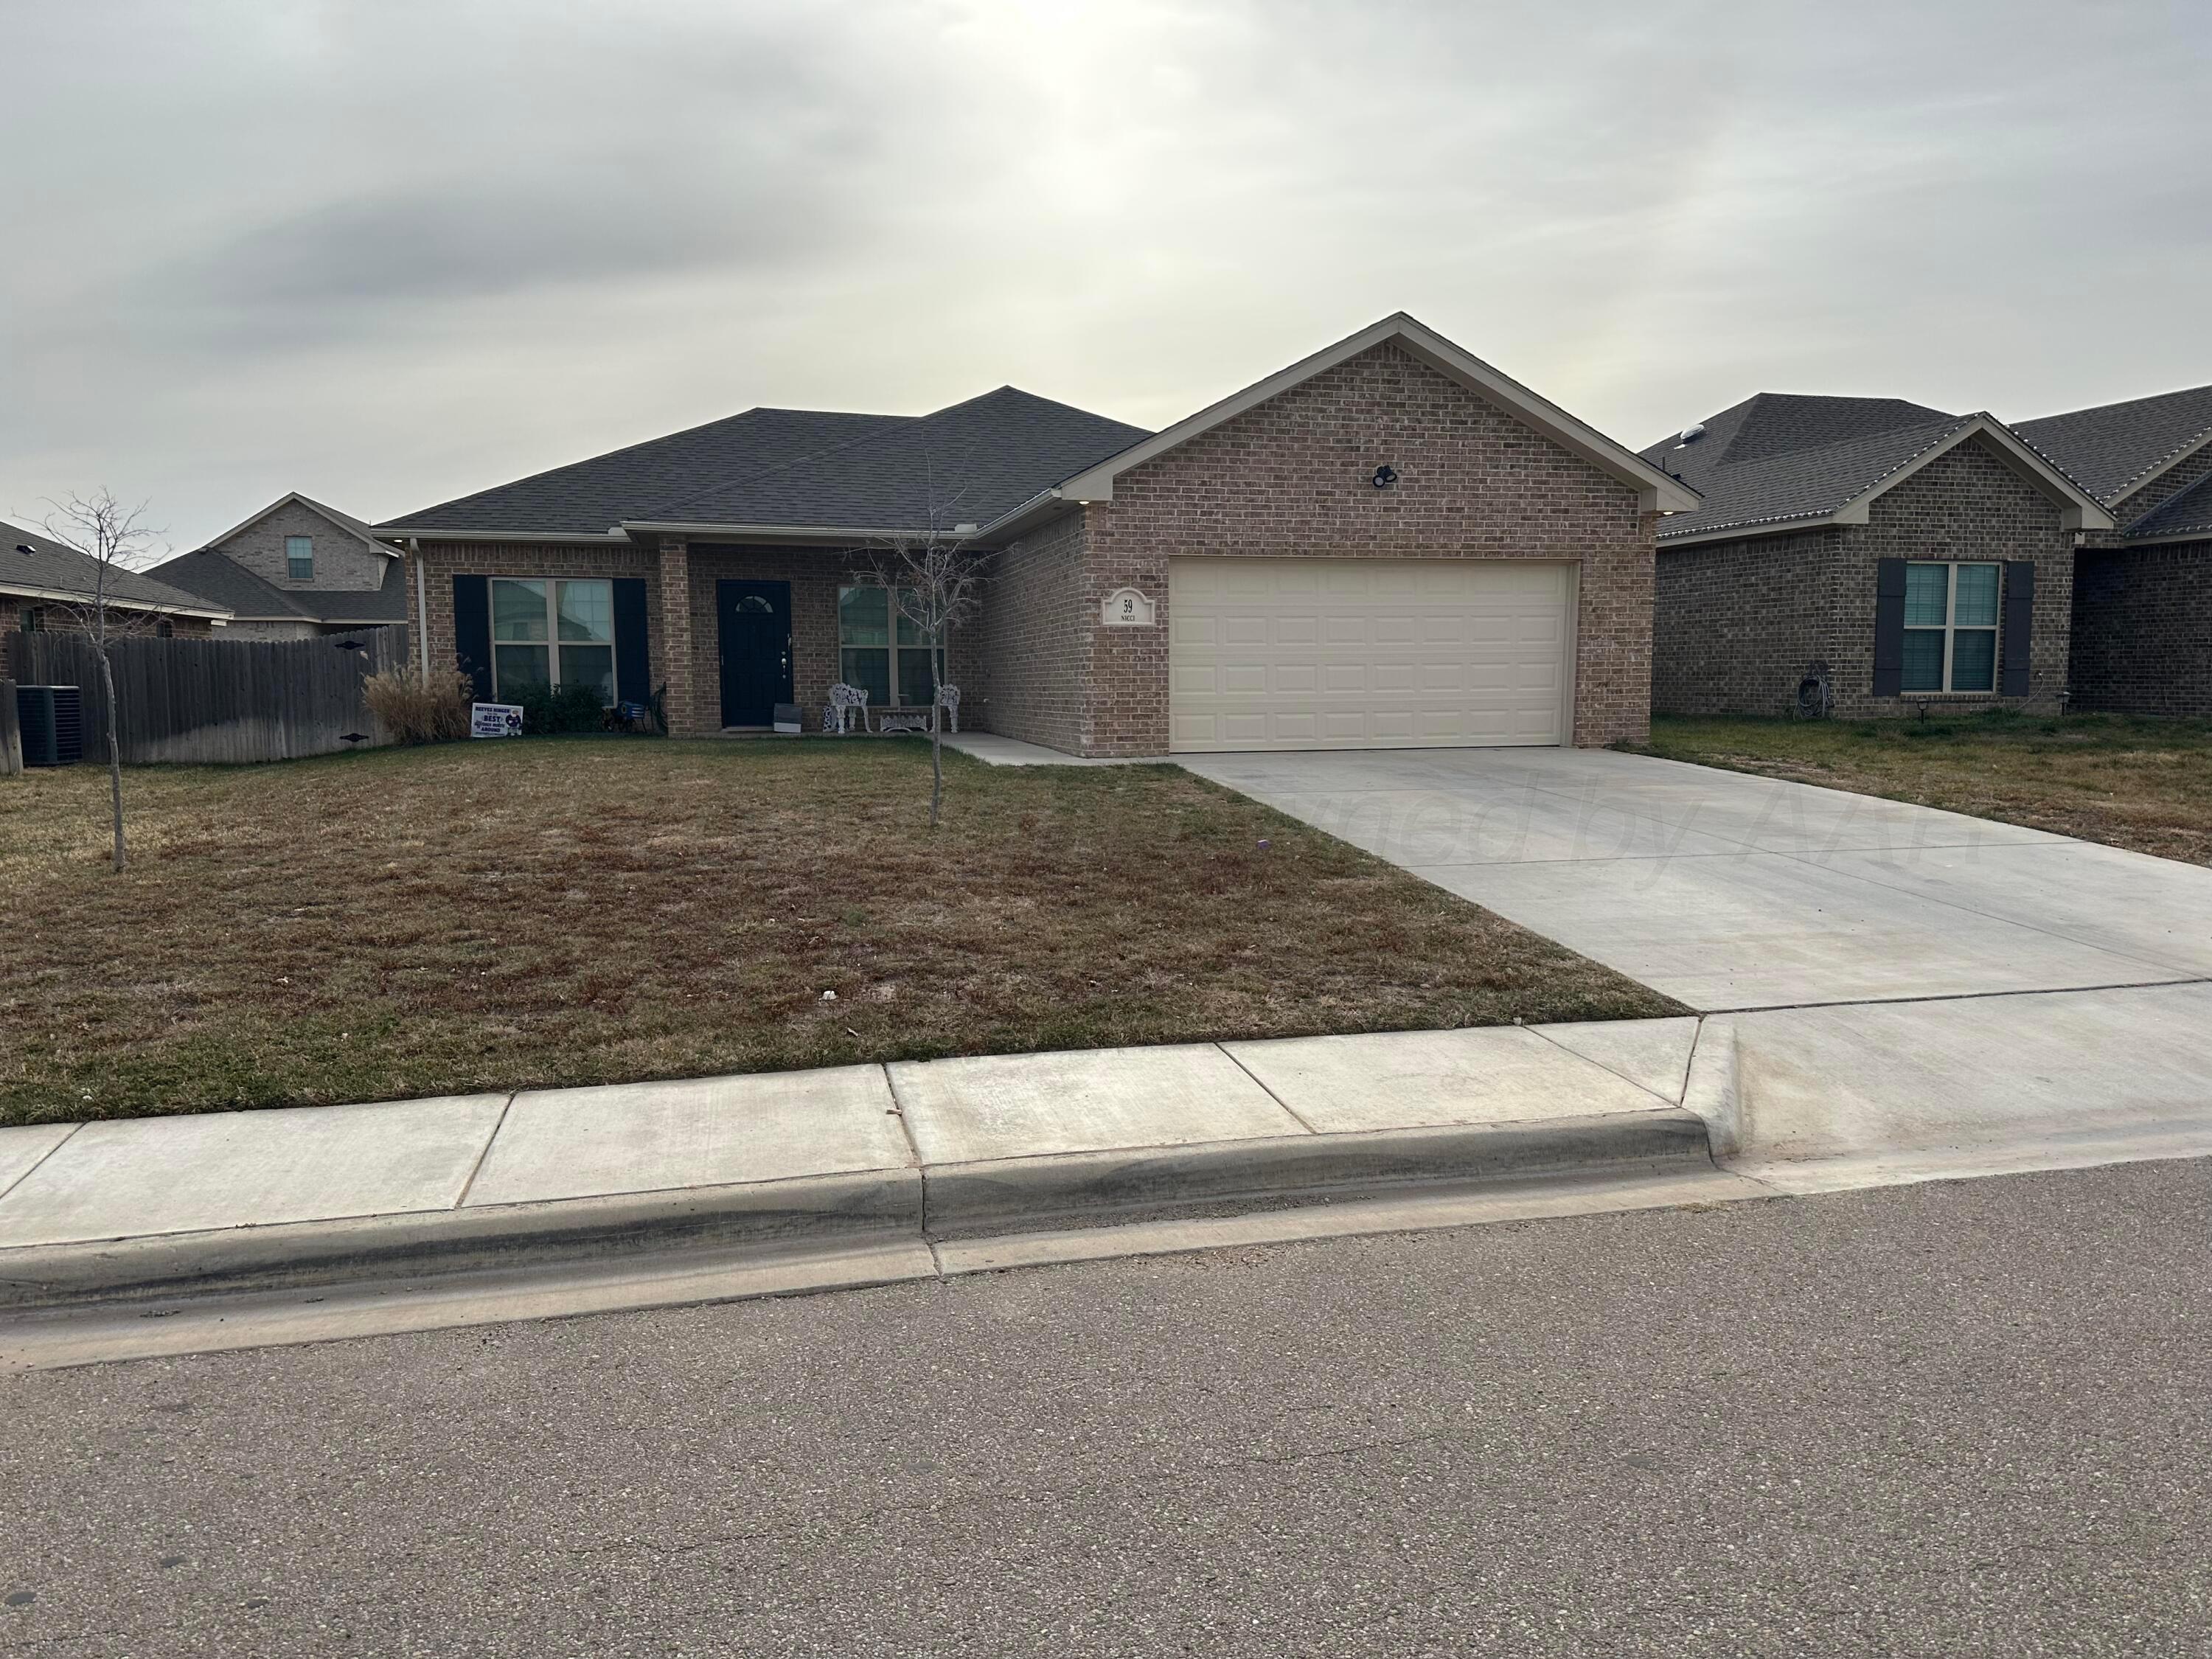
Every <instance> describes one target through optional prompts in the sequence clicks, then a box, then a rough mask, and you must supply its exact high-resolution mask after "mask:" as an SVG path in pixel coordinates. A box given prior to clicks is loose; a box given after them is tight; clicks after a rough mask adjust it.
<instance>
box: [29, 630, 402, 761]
mask: <svg viewBox="0 0 2212 1659" xmlns="http://www.w3.org/2000/svg"><path fill="white" fill-rule="evenodd" d="M345 640H352V641H356V642H358V643H359V644H360V645H361V647H362V649H360V650H358V651H350V650H345V649H343V648H341V646H340V641H345ZM8 650H9V661H10V664H11V665H12V667H13V670H14V672H15V678H16V679H17V680H18V681H19V682H21V684H26V685H74V686H78V687H80V688H82V690H83V693H84V757H85V759H86V760H88V761H93V760H97V761H101V762H105V761H106V758H107V704H106V698H105V696H104V694H103V693H102V690H101V688H100V654H99V653H98V652H97V651H96V650H95V649H94V647H93V643H92V641H90V640H89V639H88V638H86V637H85V636H84V635H82V634H60V633H37V634H17V635H14V636H12V637H11V638H10V639H9V641H8ZM107 653H108V660H109V661H110V662H111V663H112V665H113V666H114V671H115V700H116V704H117V708H116V716H117V720H116V735H117V738H118V741H119V745H120V747H121V749H122V750H123V758H124V760H125V763H128V764H131V765H137V764H142V763H146V762H149V761H181V762H216V763H224V762H241V761H277V760H297V759H299V758H300V757H301V756H303V755H327V754H330V753H331V752H333V751H334V750H340V749H365V748H367V747H368V746H369V745H370V744H379V743H389V742H390V741H391V740H392V737H391V733H390V732H386V730H385V729H384V727H383V726H382V725H381V724H380V722H379V721H378V720H376V718H375V716H374V715H372V714H370V713H369V712H368V701H367V699H365V698H364V697H363V696H362V690H361V688H362V681H364V680H366V679H367V678H368V677H369V676H370V675H372V674H375V673H380V672H382V671H386V670H387V669H395V668H398V667H401V666H403V665H404V664H405V663H406V661H407V630H406V629H405V628H404V627H392V628H363V629H356V630H354V631H352V632H349V633H345V634H326V635H323V636H322V637H320V638H319V639H313V640H275V641H258V640H256V641H246V640H237V641H233V640H161V639H126V640H118V641H116V642H115V643H114V644H112V645H111V646H109V647H107ZM349 733H350V734H353V735H354V736H355V737H356V739H357V740H356V741H355V742H352V743H349V742H347V741H346V738H347V736H348V734H349Z"/></svg>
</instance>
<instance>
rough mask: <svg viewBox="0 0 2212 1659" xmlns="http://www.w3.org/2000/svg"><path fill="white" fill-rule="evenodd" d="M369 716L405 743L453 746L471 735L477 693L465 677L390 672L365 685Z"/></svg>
mask: <svg viewBox="0 0 2212 1659" xmlns="http://www.w3.org/2000/svg"><path fill="white" fill-rule="evenodd" d="M362 696H363V697H365V698H366V699H367V700H368V712H369V713H370V714H374V715H375V716H376V718H377V719H378V720H381V721H383V722H384V725H385V727H386V730H388V731H389V732H391V733H392V736H393V737H394V738H396V739H398V741H399V742H401V743H451V742H453V741H455V740H456V739H458V738H465V737H466V736H468V734H469V704H470V703H471V702H472V701H473V700H474V699H475V696H476V689H475V687H474V686H473V685H472V684H471V683H470V680H469V678H468V676H467V675H465V674H459V673H448V674H431V675H428V676H427V677H426V676H425V675H423V674H422V672H421V671H418V670H416V669H415V668H412V667H402V668H393V669H387V670H386V671H385V672H383V673H381V674H372V675H370V676H369V677H368V679H367V680H366V681H364V682H363V683H362Z"/></svg>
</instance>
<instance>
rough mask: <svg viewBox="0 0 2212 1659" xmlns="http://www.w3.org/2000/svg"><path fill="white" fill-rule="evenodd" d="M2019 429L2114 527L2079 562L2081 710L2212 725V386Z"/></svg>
mask: <svg viewBox="0 0 2212 1659" xmlns="http://www.w3.org/2000/svg"><path fill="white" fill-rule="evenodd" d="M2016 430H2017V431H2018V432H2019V433H2020V435H2021V437H2023V438H2025V439H2027V441H2028V442H2030V443H2031V444H2033V445H2034V446H2035V447H2036V448H2038V449H2039V450H2041V451H2042V452H2043V453H2045V454H2046V455H2048V456H2050V457H2051V459H2053V460H2055V461H2057V463H2058V464H2059V465H2061V466H2063V467H2064V468H2065V469H2066V470H2067V471H2069V472H2070V473H2071V474H2073V476H2074V477H2077V478H2079V479H2080V480H2081V483H2083V485H2084V486H2085V487H2087V489H2088V490H2089V491H2090V493H2091V494H2093V495H2095V496H2096V497H2097V499H2098V500H2100V501H2102V502H2104V504H2105V505H2106V507H2107V508H2109V509H2110V510H2111V513H2112V520H2113V525H2114V527H2113V528H2112V529H2109V530H2098V531H2092V532H2089V534H2087V536H2085V537H2083V538H2082V539H2081V546H2080V547H2079V548H2077V549H2076V550H2075V555H2074V638H2073V653H2072V669H2071V680H2072V687H2073V693H2074V707H2075V708H2082V709H2093V710H2099V711H2102V712H2106V713H2112V714H2190V715H2197V716H2200V717H2201V716H2206V715H2212V386H2197V387H2194V388H2192V389H2191V390H2189V391H2186V392H2166V393H2165V394H2164V395H2162V396H2160V397H2155V398H2134V399H2131V400H2130V401H2129V402H2127V403H2123V404H2104V405H2102V406H2101V407H2099V408H2096V409H2078V410H2073V411H2072V412H2071V413H2069V414H2065V415H2051V416H2045V417H2044V418H2043V419H2041V420H2034V421H2022V422H2020V423H2019V425H2018V427H2017V428H2016Z"/></svg>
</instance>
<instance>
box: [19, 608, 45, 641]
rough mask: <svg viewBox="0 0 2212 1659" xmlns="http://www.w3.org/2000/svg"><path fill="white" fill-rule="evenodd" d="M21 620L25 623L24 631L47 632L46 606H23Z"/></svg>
mask: <svg viewBox="0 0 2212 1659" xmlns="http://www.w3.org/2000/svg"><path fill="white" fill-rule="evenodd" d="M21 622H22V624H23V631H24V632H25V633H26V634H43V633H45V632H46V606H44V605H25V606H24V607H23V615H22V617H21Z"/></svg>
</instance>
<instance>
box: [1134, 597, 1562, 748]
mask: <svg viewBox="0 0 2212 1659" xmlns="http://www.w3.org/2000/svg"><path fill="white" fill-rule="evenodd" d="M1572 580H1573V575H1572V568H1571V566H1568V565H1565V564H1554V563H1547V562H1538V561H1534V560H1521V559H1492V560H1482V559H1250V558H1227V559H1176V560H1173V561H1171V562H1170V564H1169V567H1168V623H1169V631H1168V677H1169V680H1168V683H1169V694H1168V695H1169V718H1170V746H1171V747H1172V748H1173V749H1174V750H1176V752H1178V753H1200V752H1204V751H1206V750H1235V749H1404V748H1418V747H1423V746H1430V745H1433V746H1437V747H1444V746H1463V745H1470V744H1556V743H1559V742H1560V741H1561V740H1562V738H1563V737H1564V735H1565V732H1564V726H1565V717H1566V710H1565V704H1566V691H1567V679H1566V673H1567V650H1568V636H1569V629H1568V626H1567V614H1568V600H1569V596H1570V593H1571V584H1572Z"/></svg>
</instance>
